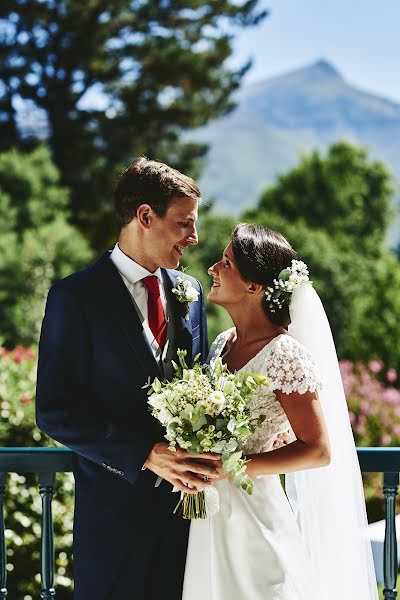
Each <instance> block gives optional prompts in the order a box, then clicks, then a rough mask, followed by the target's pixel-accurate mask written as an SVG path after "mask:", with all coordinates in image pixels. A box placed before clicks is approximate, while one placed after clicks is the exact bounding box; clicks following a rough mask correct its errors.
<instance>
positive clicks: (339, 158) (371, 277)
mask: <svg viewBox="0 0 400 600" xmlns="http://www.w3.org/2000/svg"><path fill="white" fill-rule="evenodd" d="M392 193H393V182H392V178H391V175H390V173H389V172H388V171H387V169H386V168H385V166H384V165H383V164H382V163H381V162H379V161H371V160H369V157H368V154H367V152H366V150H364V149H363V148H359V147H357V146H353V145H351V144H349V143H346V142H340V143H337V144H334V145H333V146H331V147H330V148H329V150H328V152H327V154H326V156H323V155H321V154H320V153H319V152H313V153H312V154H311V155H309V156H305V157H304V158H303V159H302V160H301V161H300V163H299V165H298V166H296V167H294V168H293V169H292V170H290V171H288V172H287V173H285V174H283V175H281V176H280V177H279V178H278V181H277V183H276V185H274V186H273V187H271V188H269V189H267V190H266V191H265V192H264V193H263V194H262V197H261V199H260V202H259V205H258V207H257V208H256V209H254V210H248V211H247V212H246V213H245V215H244V219H245V220H247V221H254V222H257V223H260V224H262V225H265V226H268V227H271V228H273V229H277V230H278V231H281V232H282V233H283V234H284V235H285V236H286V237H287V238H288V239H289V241H290V242H291V244H292V245H293V246H294V248H295V249H296V250H297V251H298V252H299V254H300V255H301V258H302V259H303V260H305V261H306V262H307V263H308V264H309V266H310V270H311V275H312V279H313V280H314V285H315V288H316V289H317V291H318V292H319V294H320V295H321V297H322V299H323V301H324V305H325V308H326V311H327V314H328V317H329V319H330V322H331V326H332V329H333V332H334V335H335V341H336V344H337V349H338V353H339V356H341V357H343V358H350V359H355V360H358V359H363V360H370V359H372V358H380V359H383V360H384V361H385V363H386V364H387V365H388V367H396V366H397V365H398V364H399V361H400V351H399V349H398V348H397V345H396V344H394V343H393V338H392V336H393V326H394V323H395V322H397V321H398V320H399V319H400V298H399V296H398V294H397V293H396V291H395V290H396V284H397V286H398V281H399V277H400V263H399V261H398V260H397V259H396V257H395V256H394V255H393V254H391V253H390V252H389V251H388V250H387V248H386V245H385V235H386V232H387V227H388V225H389V223H390V220H391V217H392V209H391V203H390V200H391V194H392Z"/></svg>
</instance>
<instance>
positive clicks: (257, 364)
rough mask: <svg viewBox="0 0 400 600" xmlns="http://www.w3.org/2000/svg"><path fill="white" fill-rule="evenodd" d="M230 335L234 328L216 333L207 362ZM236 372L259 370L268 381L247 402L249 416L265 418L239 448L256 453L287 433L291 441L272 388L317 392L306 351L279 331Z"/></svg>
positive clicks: (217, 353) (291, 432)
mask: <svg viewBox="0 0 400 600" xmlns="http://www.w3.org/2000/svg"><path fill="white" fill-rule="evenodd" d="M233 334H234V329H228V330H227V331H224V332H222V333H220V334H219V336H218V337H217V338H216V339H215V341H214V343H213V344H212V346H211V349H210V353H209V355H208V362H212V361H213V360H215V359H216V358H218V357H219V356H220V355H221V353H222V351H223V349H224V347H225V345H226V342H227V341H228V340H229V338H230V337H231V336H232V335H233ZM240 371H252V372H253V373H261V374H262V375H265V376H266V377H267V378H268V381H269V387H268V388H266V387H264V386H263V387H261V388H258V391H257V395H256V397H255V398H253V400H251V402H250V408H251V410H252V413H253V415H254V416H259V415H266V419H265V420H264V422H263V423H262V424H261V425H260V427H258V429H257V430H256V431H255V432H254V433H253V435H251V436H250V437H249V438H248V439H247V441H246V443H245V444H244V446H243V448H242V449H243V451H244V453H245V454H256V453H259V452H267V451H269V450H272V448H273V444H274V441H275V440H276V439H277V436H278V435H279V434H282V433H286V434H288V435H289V438H290V439H291V440H294V439H296V437H295V435H294V433H293V430H292V428H291V426H290V423H289V421H288V418H287V416H286V413H285V411H284V410H283V408H282V405H281V403H280V402H279V400H278V398H277V397H276V395H275V393H274V391H275V390H281V391H282V392H284V393H285V394H290V393H292V392H298V393H300V394H304V393H305V392H306V391H311V392H315V391H318V389H319V388H320V385H321V383H320V379H319V375H318V373H317V369H316V366H315V364H314V362H313V360H312V358H311V355H310V353H309V352H308V350H307V349H306V348H304V346H302V345H301V344H300V343H299V342H297V340H295V339H294V338H292V337H291V336H290V335H288V334H281V335H278V336H277V337H275V338H274V339H273V340H271V341H270V342H269V343H268V344H266V345H265V346H264V347H263V348H262V349H261V350H260V352H258V353H257V354H256V355H255V356H254V357H253V358H252V359H250V360H249V362H248V363H247V364H246V365H244V366H243V367H242V368H241V369H240Z"/></svg>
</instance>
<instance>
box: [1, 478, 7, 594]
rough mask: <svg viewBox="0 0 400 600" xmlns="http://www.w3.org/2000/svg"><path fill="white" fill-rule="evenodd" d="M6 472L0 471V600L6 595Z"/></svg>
mask: <svg viewBox="0 0 400 600" xmlns="http://www.w3.org/2000/svg"><path fill="white" fill-rule="evenodd" d="M6 477H7V474H6V473H0V600H4V598H6V597H7V588H6V583H7V554H6V536H5V531H4V496H5V493H6Z"/></svg>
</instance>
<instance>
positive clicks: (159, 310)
mask: <svg viewBox="0 0 400 600" xmlns="http://www.w3.org/2000/svg"><path fill="white" fill-rule="evenodd" d="M142 282H143V283H144V285H145V286H146V288H147V308H148V321H149V327H150V329H151V331H152V333H153V335H154V337H155V339H156V340H157V343H158V345H159V347H160V348H163V347H164V344H165V340H166V337H167V322H166V320H165V314H164V308H163V305H162V302H161V296H160V286H159V284H158V277H156V276H155V275H149V276H148V277H144V279H142Z"/></svg>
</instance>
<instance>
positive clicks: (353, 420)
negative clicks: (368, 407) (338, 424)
mask: <svg viewBox="0 0 400 600" xmlns="http://www.w3.org/2000/svg"><path fill="white" fill-rule="evenodd" d="M349 418H350V423H351V424H352V425H354V423H355V422H356V415H355V414H354V413H353V412H352V411H350V412H349Z"/></svg>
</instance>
